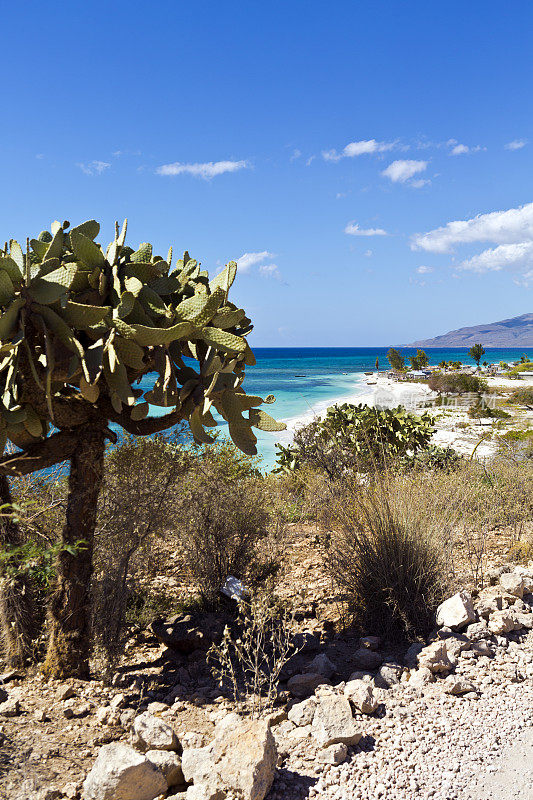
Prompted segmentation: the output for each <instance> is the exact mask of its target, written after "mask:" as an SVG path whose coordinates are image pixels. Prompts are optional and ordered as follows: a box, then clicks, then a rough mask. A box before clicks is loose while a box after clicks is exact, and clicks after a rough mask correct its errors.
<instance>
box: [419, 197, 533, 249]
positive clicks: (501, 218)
mask: <svg viewBox="0 0 533 800" xmlns="http://www.w3.org/2000/svg"><path fill="white" fill-rule="evenodd" d="M527 240H533V203H527V204H526V205H524V206H520V207H518V208H510V209H508V210H507V211H492V212H490V213H489V214H479V215H478V216H476V217H473V218H472V219H466V220H454V221H453V222H448V224H447V225H444V226H442V227H441V228H435V229H434V230H432V231H428V232H427V233H417V234H415V235H414V236H413V237H412V243H411V247H412V249H413V250H426V251H428V252H430V253H447V252H450V250H451V249H452V248H453V246H454V245H457V244H459V245H460V244H470V243H472V242H494V244H517V243H520V242H524V241H527Z"/></svg>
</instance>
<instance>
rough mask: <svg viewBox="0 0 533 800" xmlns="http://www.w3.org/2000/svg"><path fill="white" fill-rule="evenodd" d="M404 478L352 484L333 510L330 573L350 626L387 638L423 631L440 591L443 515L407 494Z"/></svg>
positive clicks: (429, 622)
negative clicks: (342, 593)
mask: <svg viewBox="0 0 533 800" xmlns="http://www.w3.org/2000/svg"><path fill="white" fill-rule="evenodd" d="M402 483H403V484H404V485H403V487H402V485H401V484H402ZM411 483H413V481H412V479H408V478H401V479H398V478H394V477H391V476H385V477H383V476H381V477H379V478H373V479H369V478H368V479H367V480H363V481H358V482H355V481H354V482H352V483H351V484H350V486H349V487H346V488H345V492H344V496H343V497H342V500H341V501H339V500H336V501H334V504H333V509H332V511H333V515H334V517H335V519H336V523H337V525H336V527H337V533H336V534H335V535H334V536H332V539H331V546H330V549H329V552H328V554H327V566H328V568H329V571H330V573H331V575H332V577H333V579H334V580H335V582H336V583H337V584H338V585H339V586H340V587H341V588H342V589H344V591H345V593H346V597H347V600H348V603H349V607H350V609H351V611H352V612H353V614H354V618H355V620H356V621H357V623H358V624H359V625H360V626H361V627H362V628H363V629H364V630H366V631H370V632H372V633H377V634H380V635H383V636H386V637H388V638H390V639H397V638H407V639H416V638H417V637H419V636H422V635H424V634H426V633H427V632H428V630H429V629H430V628H431V626H432V623H433V618H434V612H435V609H436V607H437V605H438V603H439V602H441V600H442V599H443V596H444V594H445V591H446V578H445V574H446V571H445V563H444V558H443V551H442V547H441V546H440V543H441V539H440V536H442V530H441V523H442V516H441V514H440V513H438V512H437V513H435V510H434V508H433V507H432V506H430V504H425V505H421V504H420V503H418V502H417V501H418V493H417V492H409V491H406V490H408V489H409V488H410V484H411ZM402 488H403V491H402ZM427 488H428V487H426V489H427Z"/></svg>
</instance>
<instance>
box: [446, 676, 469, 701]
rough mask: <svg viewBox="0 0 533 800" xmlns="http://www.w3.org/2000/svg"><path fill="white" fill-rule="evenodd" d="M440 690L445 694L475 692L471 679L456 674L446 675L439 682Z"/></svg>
mask: <svg viewBox="0 0 533 800" xmlns="http://www.w3.org/2000/svg"><path fill="white" fill-rule="evenodd" d="M441 688H442V691H443V692H445V693H446V694H453V695H456V696H458V695H461V694H466V693H467V692H475V691H476V687H475V686H474V684H473V683H472V681H469V680H467V678H461V677H459V676H457V675H448V677H447V678H446V679H445V680H444V681H443V682H442V684H441Z"/></svg>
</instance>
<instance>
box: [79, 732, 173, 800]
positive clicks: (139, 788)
mask: <svg viewBox="0 0 533 800" xmlns="http://www.w3.org/2000/svg"><path fill="white" fill-rule="evenodd" d="M167 788H168V787H167V782H166V780H165V777H164V775H163V773H162V772H161V770H159V769H158V768H157V767H156V766H155V765H154V764H152V763H151V762H150V761H148V759H147V758H146V756H143V755H141V754H140V753H138V752H137V751H135V750H134V749H133V748H132V747H129V746H128V745H126V744H121V743H119V742H113V743H112V744H106V745H104V746H103V747H101V748H100V752H99V753H98V756H97V759H96V761H95V762H94V764H93V766H92V769H91V771H90V772H89V774H88V775H87V777H86V779H85V781H84V783H83V789H82V797H83V800H126V798H127V800H154V798H155V797H158V795H161V794H163V793H164V792H166V791H167Z"/></svg>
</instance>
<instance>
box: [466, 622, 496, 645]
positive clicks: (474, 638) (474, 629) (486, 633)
mask: <svg viewBox="0 0 533 800" xmlns="http://www.w3.org/2000/svg"><path fill="white" fill-rule="evenodd" d="M465 636H468V638H469V639H470V641H471V642H480V641H482V640H483V639H490V638H492V634H491V632H490V630H489V626H488V625H487V622H486V620H484V619H483V620H480V621H479V622H474V624H473V625H469V626H468V628H467V629H466V631H465Z"/></svg>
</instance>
